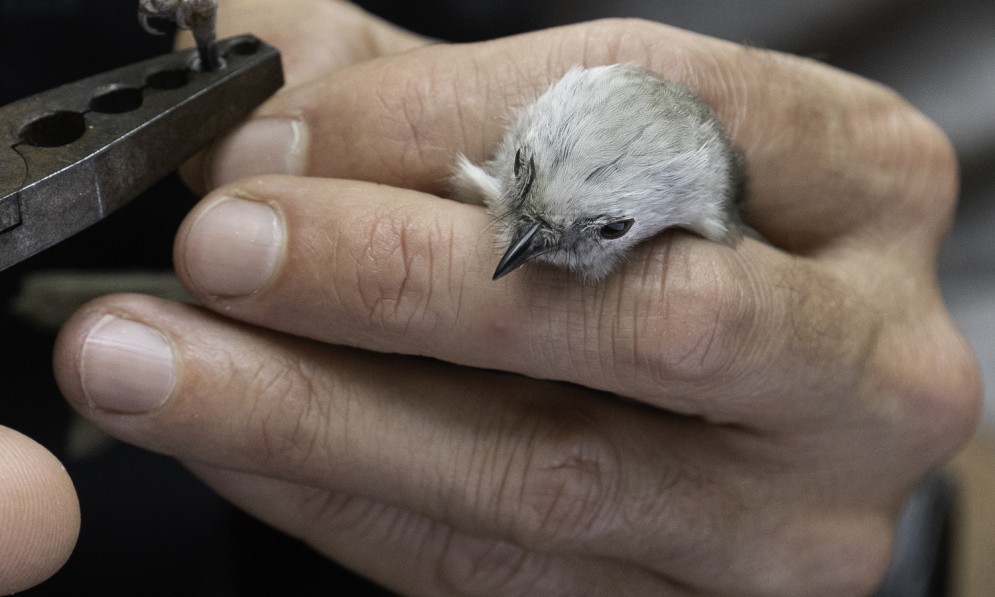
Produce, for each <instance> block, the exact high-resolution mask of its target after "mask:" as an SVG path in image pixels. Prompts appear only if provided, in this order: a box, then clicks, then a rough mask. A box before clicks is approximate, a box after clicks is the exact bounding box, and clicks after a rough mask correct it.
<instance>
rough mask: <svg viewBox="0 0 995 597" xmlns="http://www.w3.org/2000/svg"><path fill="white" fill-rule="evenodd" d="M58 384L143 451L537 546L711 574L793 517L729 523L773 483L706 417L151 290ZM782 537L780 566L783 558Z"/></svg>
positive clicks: (87, 321)
mask: <svg viewBox="0 0 995 597" xmlns="http://www.w3.org/2000/svg"><path fill="white" fill-rule="evenodd" d="M152 326H154V327H152ZM121 371H128V372H130V375H127V376H124V375H121V374H120V372H121ZM56 375H57V379H58V381H59V384H60V388H62V391H63V393H64V394H65V395H66V397H67V398H68V399H69V400H70V401H71V402H72V403H73V404H74V405H75V406H76V407H77V408H78V409H79V410H80V411H81V412H82V413H83V414H85V415H86V416H87V417H88V418H90V419H92V420H93V421H94V422H95V423H97V424H98V425H100V426H101V427H102V428H104V429H105V430H106V431H108V432H109V433H111V434H113V435H115V436H117V437H119V438H121V439H124V440H125V441H128V442H131V443H134V444H137V445H139V446H143V447H146V448H149V449H152V450H155V451H159V452H164V453H167V454H171V455H174V456H177V457H179V458H181V459H183V460H187V461H194V462H198V463H202V464H206V465H209V466H213V467H219V468H226V469H232V470H236V471H243V472H249V473H253V474H255V475H262V476H266V477H274V478H279V479H283V480H286V481H291V482H293V483H297V484H301V485H306V486H310V487H313V488H316V489H321V490H325V491H329V492H333V493H345V494H348V495H352V496H360V497H366V498H369V499H371V500H374V501H379V502H386V503H391V504H394V505H395V506H398V507H399V508H401V509H403V510H407V511H411V512H415V513H418V514H420V515H423V516H426V517H428V518H429V519H432V520H435V521H438V522H440V523H442V524H444V525H446V526H450V527H453V528H458V529H462V530H463V531H464V532H467V533H470V534H473V535H478V536H481V537H491V538H493V539H496V540H501V541H506V542H512V543H514V544H517V545H519V546H521V547H523V548H525V549H526V550H528V551H541V552H546V553H554V554H555V553H560V554H576V555H583V556H589V557H605V558H610V559H616V560H620V561H628V562H632V563H635V564H638V565H640V566H642V567H644V568H647V569H649V570H654V571H657V572H659V573H661V574H667V573H669V572H670V571H671V569H673V568H675V567H676V568H680V569H681V570H682V571H683V572H682V573H683V574H693V575H698V576H701V577H707V575H708V574H709V573H710V572H711V571H713V570H714V569H715V567H716V566H718V565H720V563H721V562H723V561H725V559H726V558H729V557H731V555H730V554H731V553H732V552H733V551H735V550H738V549H741V546H740V545H738V544H736V543H735V542H728V541H726V540H725V539H723V537H728V536H752V533H753V532H754V531H753V528H752V527H753V526H754V525H760V526H761V527H763V528H760V529H758V530H757V531H756V532H758V533H761V534H763V533H765V532H771V533H773V532H774V530H775V529H773V528H770V527H767V526H766V525H770V524H776V525H780V524H782V522H783V521H782V520H780V519H779V520H777V521H769V520H766V519H765V520H760V521H756V520H753V519H752V517H751V516H738V515H737V516H734V517H728V516H726V514H727V513H728V508H729V507H730V506H729V504H730V500H733V501H734V500H735V499H736V498H734V497H733V496H736V495H738V493H739V491H740V490H741V489H742V488H741V487H740V484H743V485H748V484H752V483H755V482H756V480H752V479H748V478H746V477H744V474H743V472H742V471H741V472H737V473H733V472H732V471H730V470H725V469H723V467H720V466H719V462H720V460H721V458H723V457H731V456H730V455H728V454H727V455H725V456H722V454H721V453H722V452H723V451H724V448H723V447H722V446H723V445H724V444H729V445H732V444H735V447H734V449H735V450H736V451H737V454H738V453H739V452H740V450H743V449H746V444H745V443H742V442H739V441H736V442H732V441H730V439H731V438H726V441H718V440H719V438H718V437H717V436H716V435H715V434H717V433H722V432H721V431H717V430H712V431H709V429H708V427H707V426H706V425H704V424H702V423H701V422H699V421H697V420H694V419H685V418H681V417H675V416H670V415H661V414H659V413H651V412H648V411H646V410H645V409H643V408H641V407H636V406H633V405H627V404H620V403H619V402H618V401H617V400H615V399H612V398H608V397H604V396H600V395H597V394H594V393H592V392H589V391H585V390H583V389H580V388H577V387H576V386H570V385H565V386H560V385H554V386H550V385H548V384H544V383H540V382H537V381H534V380H528V379H525V378H521V377H518V376H507V375H501V374H497V373H488V372H483V371H476V370H472V369H464V368H459V367H453V366H448V365H444V364H441V363H438V362H435V361H430V360H424V359H408V358H401V357H388V356H384V355H375V356H372V357H371V356H368V355H364V354H361V353H358V352H354V351H349V350H345V349H335V348H330V347H325V346H320V345H317V344H314V343H309V342H307V341H305V340H299V339H289V338H286V337H281V336H279V335H276V334H272V333H269V332H265V331H261V330H259V329H256V328H250V327H235V326H232V325H230V322H226V321H225V320H223V319H222V318H219V317H216V316H211V315H209V314H207V313H205V312H202V311H198V310H196V309H195V308H193V307H189V306H181V305H173V304H169V303H165V302H163V301H159V300H155V299H150V298H146V297H136V296H120V297H112V298H109V299H105V300H102V301H98V302H97V303H94V304H93V305H91V306H90V307H88V308H86V309H84V311H83V312H82V313H81V314H79V315H77V316H75V317H74V318H73V319H72V320H70V322H69V323H67V325H66V327H64V328H63V331H62V332H61V334H60V337H59V341H58V345H57V349H56ZM749 437H752V436H750V435H748V434H747V435H744V438H749ZM720 469H722V470H723V472H722V474H714V472H716V471H718V470H720ZM790 509H791V508H788V507H786V510H785V512H786V513H785V517H786V518H788V519H790V518H791V515H790V514H788V513H787V511H788V510H790ZM796 530H797V529H796ZM770 545H771V547H770V552H769V553H765V554H763V555H764V557H763V559H765V560H766V559H767V558H770V559H771V560H775V559H778V558H780V557H783V553H781V552H782V549H781V545H780V544H779V543H778V542H771V544H770ZM689 553H694V554H696V555H697V556H698V557H696V558H695V561H694V562H686V561H685V560H686V559H687V556H688V554H689ZM808 555H810V554H806V557H808ZM757 557H758V558H759V557H760V554H759V553H758V554H757ZM678 563H679V566H678ZM746 576H748V574H746V573H745V571H744V573H743V574H742V577H743V578H745V577H746ZM743 578H740V575H729V576H727V577H724V578H723V579H722V581H721V582H722V583H723V584H726V583H736V582H741V581H743Z"/></svg>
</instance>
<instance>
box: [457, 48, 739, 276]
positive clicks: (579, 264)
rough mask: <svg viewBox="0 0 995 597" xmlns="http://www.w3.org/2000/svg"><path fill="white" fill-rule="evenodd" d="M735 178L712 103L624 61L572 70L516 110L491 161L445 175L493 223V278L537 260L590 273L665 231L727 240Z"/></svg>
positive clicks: (734, 226)
mask: <svg viewBox="0 0 995 597" xmlns="http://www.w3.org/2000/svg"><path fill="white" fill-rule="evenodd" d="M741 181H742V173H741V167H740V164H739V160H738V158H737V154H736V152H735V150H734V149H733V147H732V145H731V143H730V142H729V139H728V138H727V137H726V135H725V133H724V131H723V129H722V126H721V124H720V123H719V121H718V119H717V118H716V117H715V114H714V113H713V112H712V110H711V109H710V108H709V107H708V106H707V105H705V104H704V102H702V101H701V100H700V99H699V98H698V97H697V96H696V95H695V94H694V93H692V92H691V91H690V90H689V89H687V88H686V87H684V86H683V85H679V84H677V83H673V82H670V81H665V80H663V79H661V78H660V77H658V76H657V75H655V74H653V73H651V72H650V71H648V70H646V69H644V68H642V67H639V66H635V65H628V64H616V65H611V66H599V67H594V68H587V69H582V68H574V69H571V70H570V71H569V72H567V73H566V75H564V76H563V78H562V79H560V80H559V81H558V82H556V83H554V84H553V85H552V86H551V87H550V88H549V90H547V91H546V92H545V93H544V94H543V95H541V96H540V97H539V98H538V99H537V100H536V101H535V103H533V104H531V105H529V106H527V107H525V108H523V109H521V110H520V111H519V112H518V113H517V114H516V115H515V119H514V122H513V123H512V125H511V126H510V127H509V129H508V131H507V132H506V134H505V136H504V139H503V140H502V141H501V144H500V146H499V147H498V149H497V152H496V153H495V155H494V158H493V159H491V160H489V161H488V162H486V163H484V164H483V165H476V164H473V163H472V162H470V161H469V160H468V159H467V158H466V157H464V156H460V158H459V160H458V163H457V165H456V171H455V173H454V176H453V183H454V187H455V189H456V192H457V194H458V195H459V196H460V197H461V198H462V199H464V200H471V201H477V202H483V203H484V204H486V205H487V206H488V208H489V209H490V211H491V212H492V213H493V215H494V216H495V217H496V218H497V220H498V229H499V233H498V236H499V241H500V242H501V243H502V245H503V246H504V247H506V250H505V253H504V256H503V257H502V259H501V260H500V262H499V264H498V267H497V270H496V271H495V272H494V279H497V278H500V277H502V276H504V275H506V274H508V273H510V272H511V271H513V270H515V269H516V268H518V267H519V266H521V265H522V264H524V263H526V262H529V261H532V260H537V261H544V262H547V263H551V264H553V265H557V266H561V267H566V268H568V269H570V270H571V271H573V272H576V273H577V274H579V275H580V276H581V277H583V278H585V279H591V280H597V279H600V278H603V277H604V276H606V275H607V274H608V273H610V272H611V271H612V269H613V268H614V267H615V265H617V264H618V263H619V261H621V260H622V259H624V258H625V256H626V255H627V254H628V253H629V251H630V249H631V248H632V247H633V246H635V245H636V244H638V243H639V242H641V241H643V240H645V239H647V238H649V237H652V236H654V235H656V234H658V233H659V232H660V231H662V230H664V229H667V228H671V227H679V228H683V229H686V230H689V231H691V232H694V233H696V234H699V235H701V236H702V237H704V238H707V239H709V240H713V241H716V242H720V243H724V244H728V245H733V244H735V243H736V242H737V241H738V239H739V238H740V237H741V236H742V224H741V222H740V217H739V207H738V205H737V201H738V195H739V193H740V188H741V186H742V185H741Z"/></svg>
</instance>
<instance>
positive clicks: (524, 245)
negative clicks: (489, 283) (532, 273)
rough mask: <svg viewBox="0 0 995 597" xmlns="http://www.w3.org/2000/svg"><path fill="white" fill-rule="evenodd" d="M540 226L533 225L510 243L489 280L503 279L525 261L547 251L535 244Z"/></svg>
mask: <svg viewBox="0 0 995 597" xmlns="http://www.w3.org/2000/svg"><path fill="white" fill-rule="evenodd" d="M541 226H542V224H538V223H537V224H534V225H533V226H532V227H531V228H529V229H528V230H526V231H525V232H524V233H522V234H521V235H520V236H518V237H517V238H515V239H514V240H512V241H511V246H509V247H508V250H507V251H505V253H504V257H502V258H501V261H499V262H498V266H497V269H496V270H494V276H493V277H492V278H491V280H497V279H498V278H503V277H504V276H507V275H508V274H510V273H511V272H513V271H515V270H516V269H518V268H519V267H520V266H521V265H522V264H524V263H525V262H526V261H529V260H530V259H532V258H533V257H535V256H537V255H541V254H542V253H545V252H546V251H547V249H548V248H547V247H544V246H542V245H541V244H540V243H537V242H536V241H537V240H538V239H537V238H536V233H538V232H539V228H540V227H541Z"/></svg>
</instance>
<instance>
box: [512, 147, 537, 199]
mask: <svg viewBox="0 0 995 597" xmlns="http://www.w3.org/2000/svg"><path fill="white" fill-rule="evenodd" d="M524 161H525V160H524V159H523V157H522V150H521V149H519V150H518V151H517V152H516V153H515V177H516V178H521V175H522V174H523V172H522V165H523V164H524ZM524 175H525V183H524V184H523V185H522V190H521V191H520V192H519V194H518V201H517V203H519V204H521V203H522V202H523V201H525V198H526V197H528V196H529V191H531V190H532V183H533V182H534V181H535V176H536V168H535V157H533V156H529V161H528V167H527V168H525V172H524Z"/></svg>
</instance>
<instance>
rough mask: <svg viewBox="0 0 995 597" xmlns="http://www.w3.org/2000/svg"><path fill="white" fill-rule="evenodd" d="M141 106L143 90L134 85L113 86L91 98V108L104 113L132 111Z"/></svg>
mask: <svg viewBox="0 0 995 597" xmlns="http://www.w3.org/2000/svg"><path fill="white" fill-rule="evenodd" d="M141 106H142V90H141V89H136V88H134V87H113V88H110V89H107V90H105V91H103V92H102V93H100V94H98V95H96V96H94V98H93V99H91V100H90V109H91V110H93V111H94V112H100V113H102V114H121V113H123V112H131V111H132V110H137V109H138V108H140V107H141Z"/></svg>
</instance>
